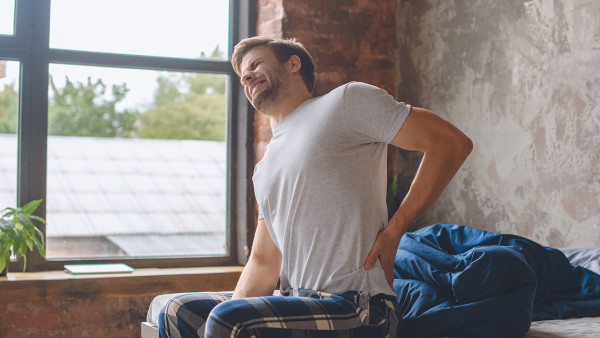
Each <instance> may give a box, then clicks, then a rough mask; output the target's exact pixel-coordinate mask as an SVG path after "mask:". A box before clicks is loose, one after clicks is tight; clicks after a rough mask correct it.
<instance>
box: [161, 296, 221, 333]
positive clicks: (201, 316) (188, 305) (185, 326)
mask: <svg viewBox="0 0 600 338" xmlns="http://www.w3.org/2000/svg"><path fill="white" fill-rule="evenodd" d="M231 296H232V293H231V292H193V293H184V294H179V295H176V296H174V297H173V298H171V299H169V301H168V302H167V303H166V304H165V305H164V306H163V308H162V309H161V311H160V314H159V316H158V323H157V324H158V329H159V335H160V337H195V336H199V337H202V335H203V334H204V326H205V324H206V319H207V318H208V316H209V314H210V312H211V311H212V310H213V308H214V307H216V306H217V305H219V304H220V303H222V302H225V301H227V300H229V299H231Z"/></svg>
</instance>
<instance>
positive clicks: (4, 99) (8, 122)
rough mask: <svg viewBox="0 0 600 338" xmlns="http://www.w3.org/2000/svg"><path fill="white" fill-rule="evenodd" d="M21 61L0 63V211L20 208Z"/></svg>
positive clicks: (0, 61)
mask: <svg viewBox="0 0 600 338" xmlns="http://www.w3.org/2000/svg"><path fill="white" fill-rule="evenodd" d="M19 69H20V63H19V62H18V61H5V60H0V210H1V209H4V208H6V207H16V206H17V148H18V145H17V131H18V126H19V79H20V76H19Z"/></svg>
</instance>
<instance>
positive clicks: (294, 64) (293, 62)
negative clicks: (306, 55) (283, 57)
mask: <svg viewBox="0 0 600 338" xmlns="http://www.w3.org/2000/svg"><path fill="white" fill-rule="evenodd" d="M288 64H289V65H290V70H291V71H292V73H296V72H299V71H300V68H302V62H301V61H300V57H299V56H298V55H292V56H290V59H289V60H288Z"/></svg>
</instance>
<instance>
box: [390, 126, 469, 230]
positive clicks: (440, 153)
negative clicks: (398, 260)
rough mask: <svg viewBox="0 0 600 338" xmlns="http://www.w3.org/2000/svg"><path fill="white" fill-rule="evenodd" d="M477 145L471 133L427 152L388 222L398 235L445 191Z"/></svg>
mask: <svg viewBox="0 0 600 338" xmlns="http://www.w3.org/2000/svg"><path fill="white" fill-rule="evenodd" d="M472 148H473V144H472V142H471V140H469V139H468V138H467V137H464V138H462V137H461V138H458V139H457V140H456V141H455V143H454V144H449V145H446V146H445V147H440V148H433V149H431V150H429V151H427V152H425V154H424V156H423V160H422V161H421V165H420V166H419V169H418V170H417V174H416V176H415V179H414V180H413V182H412V184H411V186H410V189H409V191H408V194H407V195H406V197H405V198H404V200H403V201H402V204H401V205H400V207H399V208H398V210H397V211H396V213H395V214H394V216H393V217H392V219H391V220H390V222H389V224H388V226H389V227H391V229H390V230H394V232H395V233H397V234H398V235H400V236H401V235H402V234H403V233H404V232H406V231H407V230H408V228H409V226H410V225H411V224H412V222H413V221H414V220H415V219H416V218H417V217H419V216H420V215H421V214H422V213H423V212H425V210H427V209H428V208H429V207H430V206H431V205H432V204H433V203H434V202H435V201H436V200H437V199H438V197H439V196H440V195H441V193H442V191H444V189H445V188H446V186H447V185H448V183H449V182H450V180H451V179H452V177H454V175H455V174H456V172H457V171H458V169H459V168H460V166H461V165H462V164H463V162H464V161H465V159H466V158H467V156H469V153H470V152H471V150H472Z"/></svg>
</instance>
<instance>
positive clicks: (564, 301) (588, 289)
mask: <svg viewBox="0 0 600 338" xmlns="http://www.w3.org/2000/svg"><path fill="white" fill-rule="evenodd" d="M394 274H395V280H394V290H395V291H396V294H397V295H398V303H399V305H400V308H401V310H402V311H401V321H400V324H399V331H400V336H409V337H436V336H462V337H522V336H523V334H524V333H525V332H527V331H528V330H529V326H530V324H531V321H532V320H534V321H536V320H547V319H563V318H568V317H587V316H600V275H598V274H595V273H593V272H592V271H590V270H587V269H585V268H582V267H574V266H572V265H571V264H570V263H569V261H568V260H567V258H566V257H565V256H564V255H563V253H562V252H561V251H560V250H556V249H552V248H547V247H543V246H541V245H539V244H537V243H535V242H533V241H531V240H528V239H526V238H523V237H519V236H515V235H504V234H497V233H492V232H486V231H482V230H477V229H474V228H470V227H466V226H459V225H449V224H435V225H431V226H429V227H426V228H423V229H420V230H418V231H415V232H412V233H407V234H405V235H404V236H403V238H402V240H401V241H400V245H399V247H398V252H397V254H396V264H395V271H394Z"/></svg>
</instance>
